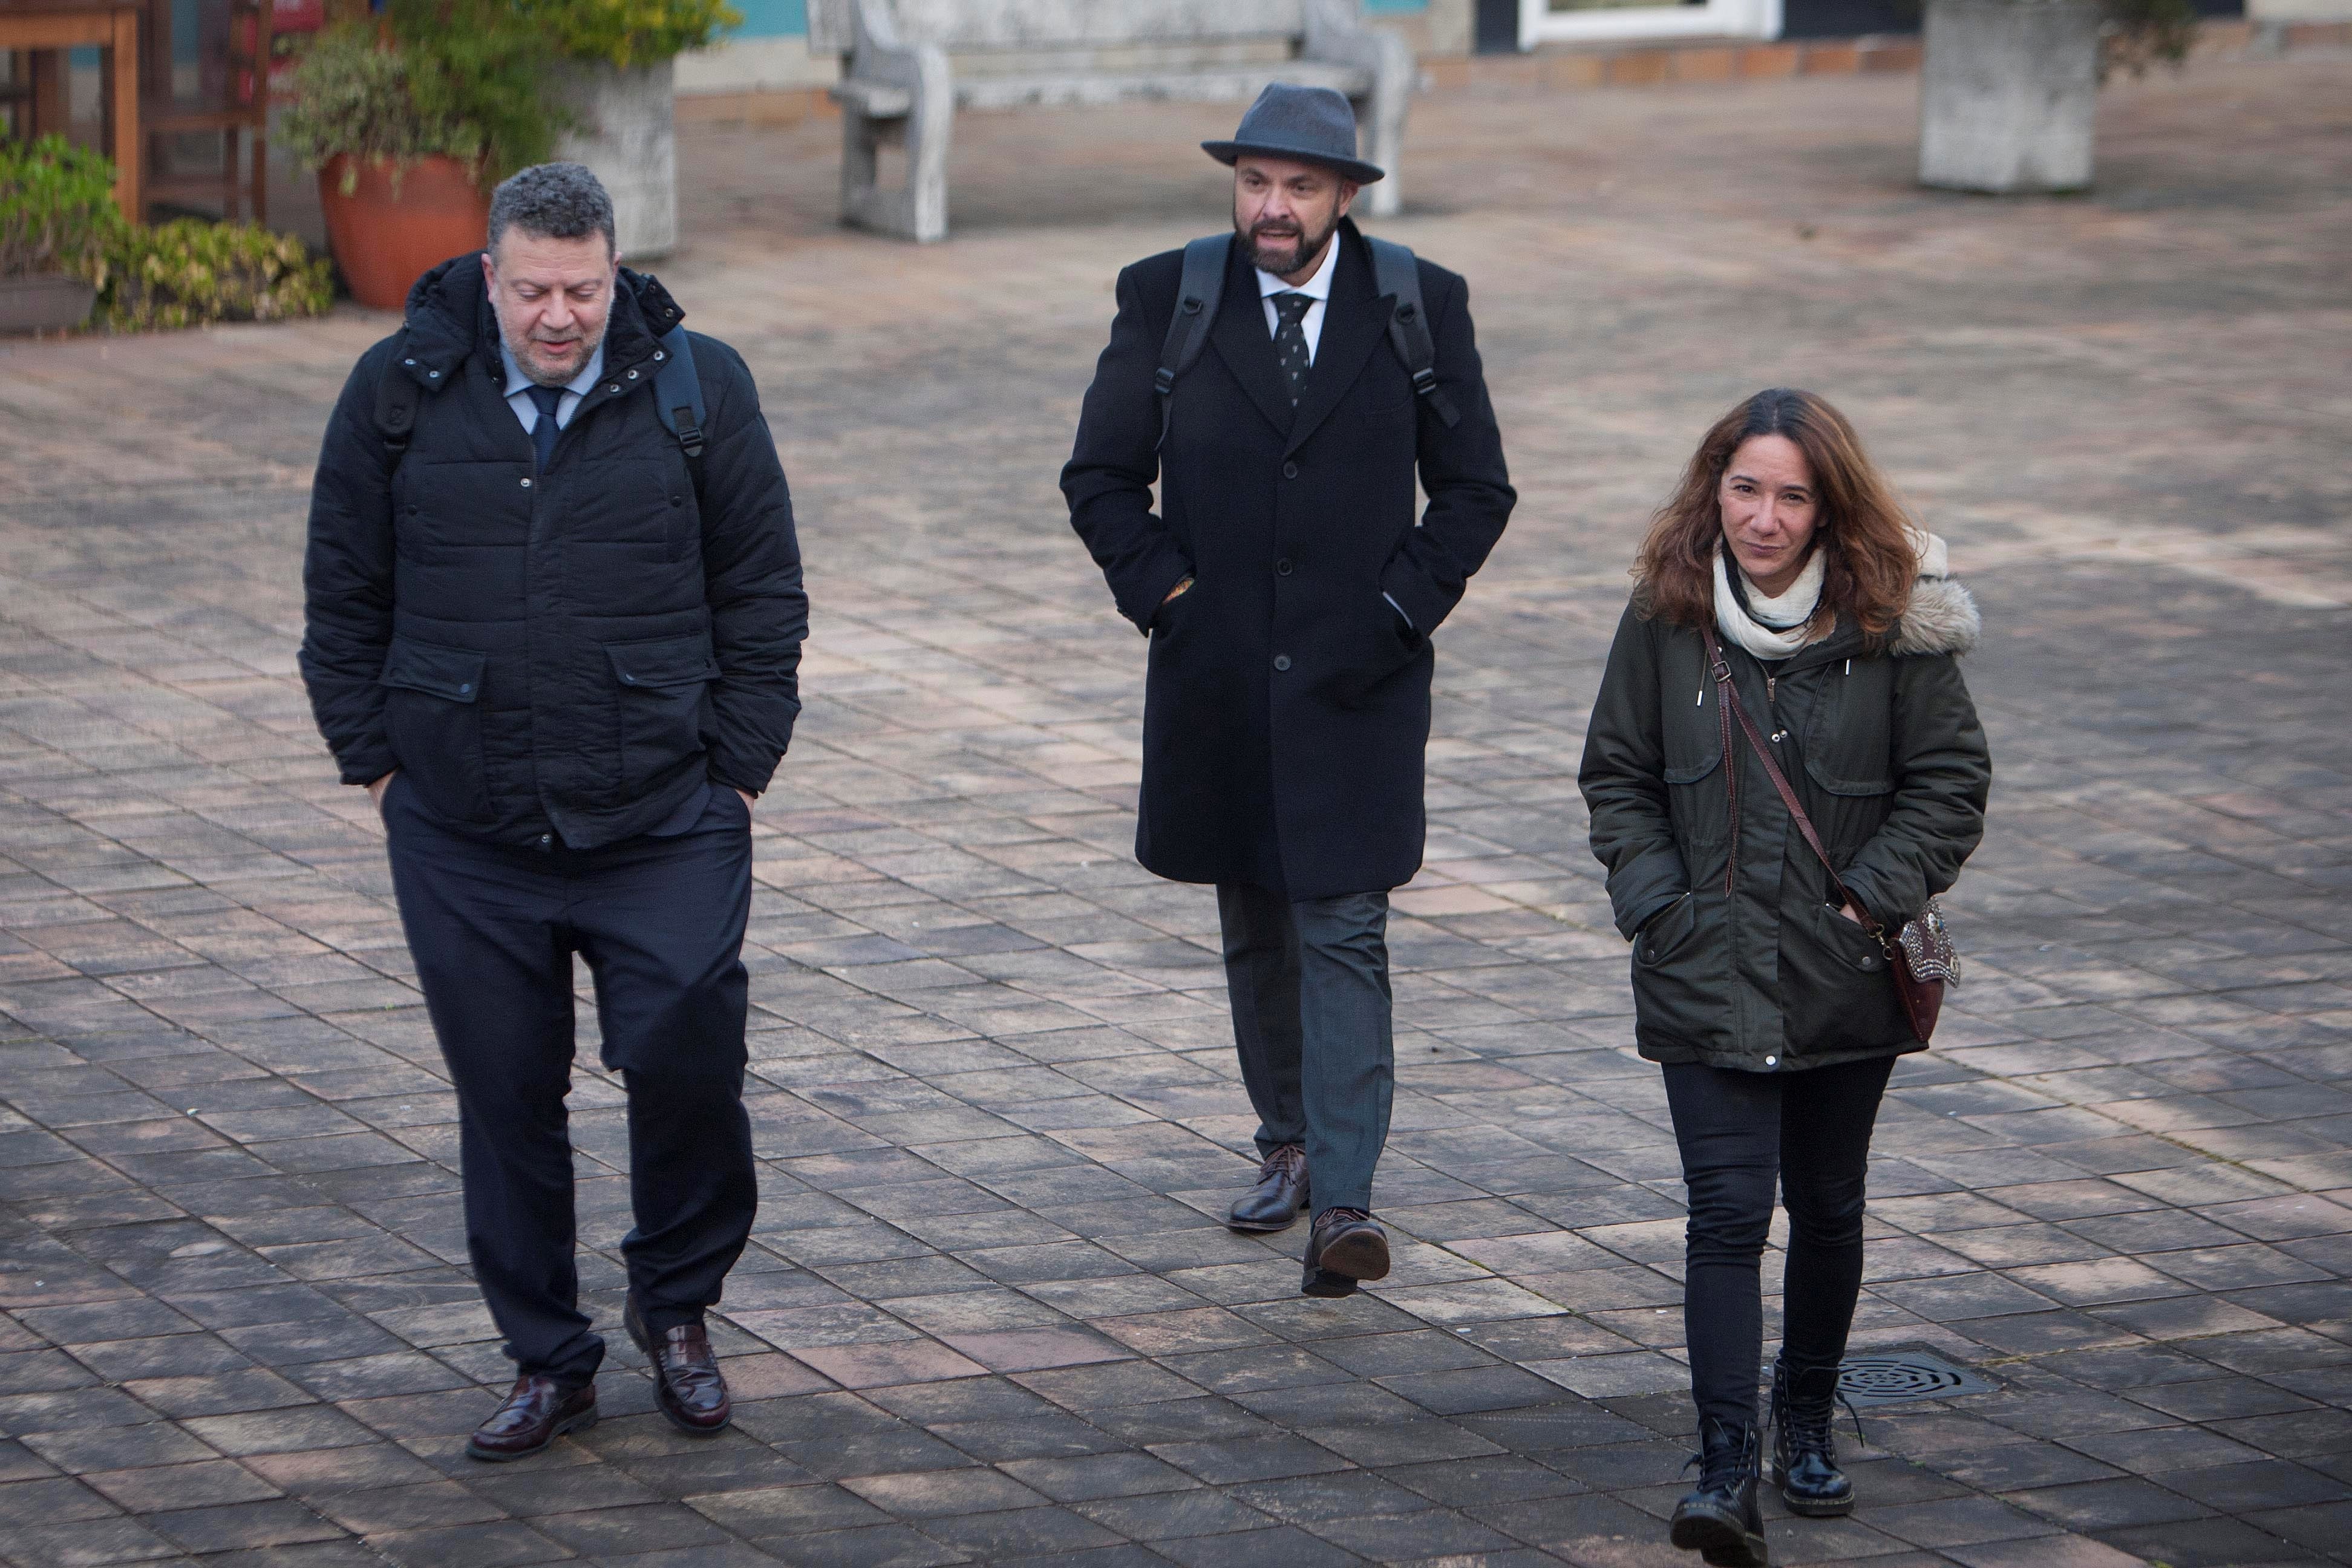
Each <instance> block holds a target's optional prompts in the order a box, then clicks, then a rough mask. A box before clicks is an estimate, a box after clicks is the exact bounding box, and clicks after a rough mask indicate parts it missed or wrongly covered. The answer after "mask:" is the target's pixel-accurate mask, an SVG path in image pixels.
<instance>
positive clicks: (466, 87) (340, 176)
mask: <svg viewBox="0 0 2352 1568" xmlns="http://www.w3.org/2000/svg"><path fill="white" fill-rule="evenodd" d="M547 58H548V47H547V43H546V40H545V38H544V36H543V34H542V32H541V29H539V28H538V27H535V26H532V25H531V23H530V21H529V20H528V19H527V18H525V17H524V16H522V15H521V14H520V12H518V11H517V9H516V8H515V7H514V6H512V5H508V4H505V3H504V0H392V4H391V5H389V6H387V7H386V8H385V10H384V12H383V16H380V17H377V18H374V19H372V20H370V19H357V20H352V21H346V22H342V23H340V24H338V25H336V26H331V27H330V28H328V29H326V30H325V31H323V32H321V33H320V34H319V35H318V36H317V37H316V38H314V39H313V40H312V42H311V44H310V47H309V48H307V49H306V50H304V51H303V54H302V57H301V58H300V60H299V62H298V63H297V64H296V66H295V68H294V70H293V73H292V76H291V78H290V79H289V86H290V89H291V91H292V95H293V103H292V104H291V106H290V107H289V110H288V111H287V115H286V128H285V139H286V142H287V144H288V146H289V148H291V149H292V151H293V153H294V154H295V156H296V157H298V158H299V159H300V160H301V161H302V163H304V164H306V165H307V166H309V167H310V168H314V169H316V170H318V171H319V195H320V203H321V205H323V206H324V208H325V211H326V219H327V234H328V237H329V240H330V242H331V246H332V248H333V250H334V254H335V260H336V263H337V265H339V266H340V267H341V268H342V273H343V280H344V282H345V283H346V284H347V285H349V287H350V289H351V291H352V298H354V299H356V300H359V301H360V303H362V304H363V305H369V306H373V308H375V309H377V310H398V309H399V308H400V307H401V305H402V303H403V302H404V300H406V298H407V295H408V289H409V286H410V285H411V284H412V283H414V282H415V279H416V277H417V275H418V274H419V273H421V272H423V271H425V269H426V268H431V267H434V266H436V265H437V264H438V263H440V262H443V261H446V260H447V259H448V258H450V257H452V256H456V255H459V254H462V253H463V252H465V251H468V250H478V249H479V248H480V247H481V245H482V237H483V230H484V227H485V226H486V225H487V223H488V213H489V191H490V187H491V186H492V185H494V184H497V183H498V182H499V180H501V179H504V178H505V177H506V176H507V175H508V174H512V173H513V172H514V171H515V170H517V169H520V168H522V167H523V166H525V165H526V164H530V163H540V162H541V161H542V160H544V159H545V158H546V157H547V156H548V154H549V153H550V150H551V148H552V146H553V144H554V138H555V134H556V132H558V130H560V129H561V128H562V127H563V126H564V125H565V124H566V123H568V117H567V116H566V114H565V113H564V111H563V110H562V109H561V108H560V107H559V106H557V105H555V104H553V103H552V102H551V101H550V100H549V99H548V97H547V94H546V91H545V68H546V61H547Z"/></svg>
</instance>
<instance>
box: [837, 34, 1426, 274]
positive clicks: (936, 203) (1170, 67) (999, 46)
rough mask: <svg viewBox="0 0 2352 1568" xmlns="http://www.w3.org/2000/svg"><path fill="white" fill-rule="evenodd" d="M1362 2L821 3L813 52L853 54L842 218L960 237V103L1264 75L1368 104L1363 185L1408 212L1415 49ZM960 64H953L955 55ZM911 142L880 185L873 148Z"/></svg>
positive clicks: (1145, 94) (1258, 81)
mask: <svg viewBox="0 0 2352 1568" xmlns="http://www.w3.org/2000/svg"><path fill="white" fill-rule="evenodd" d="M1357 5H1358V0H812V3H811V5H810V6H809V47H811V48H812V49H814V50H816V51H818V52H821V53H832V54H838V55H843V56H845V57H846V58H845V61H844V65H843V69H842V79H841V84H840V86H838V87H836V88H835V89H834V93H833V96H834V99H835V101H836V102H838V103H839V104H840V105H841V110H842V114H841V119H842V131H841V212H842V220H843V221H844V222H845V223H853V224H858V225H862V226H866V227H868V228H874V229H878V230H881V231H882V232H884V233H886V234H896V235H901V236H904V237H907V238H909V239H917V240H934V239H944V238H946V237H947V232H948V142H949V132H950V127H951V126H952V124H953V121H954V115H955V110H956V107H957V106H958V105H959V104H961V105H962V106H964V107H966V108H971V109H1009V108H1015V107H1019V106H1023V105H1027V104H1102V103H1114V102H1118V101H1119V100H1125V99H1136V98H1158V99H1187V100H1244V101H1246V100H1250V99H1253V98H1255V97H1256V96H1257V94H1258V93H1259V91H1260V90H1261V89H1264V88H1265V85H1266V84H1267V83H1268V82H1274V81H1288V82H1300V83H1305V84H1307V85H1311V86H1318V87H1330V88H1336V89H1339V91H1341V92H1343V93H1346V94H1347V95H1348V97H1349V99H1350V100H1353V101H1354V103H1355V105H1356V120H1357V123H1358V125H1359V127H1360V132H1359V138H1360V141H1359V145H1360V151H1361V153H1362V155H1363V157H1364V159H1365V160H1366V161H1367V162H1369V163H1377V164H1379V165H1380V166H1381V168H1383V169H1385V170H1387V171H1388V177H1387V178H1386V179H1384V180H1381V181H1380V182H1379V183H1378V184H1373V185H1370V186H1369V187H1367V188H1366V190H1365V193H1364V195H1365V200H1366V203H1367V205H1368V206H1369V208H1370V211H1371V213H1372V214H1373V215H1374V216H1386V215H1388V214H1391V213H1394V212H1395V211H1396V210H1397V205H1398V195H1397V153H1398V149H1399V146H1400V144H1401V143H1402V141H1403V139H1404V112H1405V100H1406V98H1407V95H1408V94H1409V93H1410V92H1411V91H1412V81H1413V61H1412V49H1411V48H1410V47H1407V46H1406V44H1405V42H1404V40H1403V39H1402V38H1400V37H1396V36H1395V35H1394V34H1392V33H1385V32H1381V31H1380V30H1379V29H1377V28H1373V27H1369V26H1365V25H1364V23H1363V21H1362V19H1361V17H1360V15H1359V13H1358V9H1357ZM950 55H952V56H953V57H954V65H953V67H952V68H950V61H949V57H950ZM886 144H897V145H901V146H903V147H904V149H905V151H906V156H907V175H906V183H905V184H903V185H902V186H900V187H898V189H895V190H885V189H882V188H881V187H880V186H878V185H877V183H876V166H877V154H878V153H879V152H880V150H881V148H882V147H883V146H885V145H886Z"/></svg>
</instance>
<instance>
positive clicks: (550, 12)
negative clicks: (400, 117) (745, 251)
mask: <svg viewBox="0 0 2352 1568" xmlns="http://www.w3.org/2000/svg"><path fill="white" fill-rule="evenodd" d="M523 9H524V11H525V12H526V13H527V14H528V15H530V16H531V17H532V18H533V19H534V20H535V21H537V22H538V23H539V24H540V26H541V27H542V28H543V29H544V31H545V34H546V37H547V38H548V40H549V42H550V43H551V45H552V46H553V47H554V50H555V53H556V56H557V59H556V62H555V68H554V73H553V78H552V85H553V88H554V91H555V95H556V98H557V100H559V101H560V102H562V104H563V105H565V106H566V107H567V108H568V109H570V110H571V111H572V118H573V121H574V122H575V123H574V126H573V128H572V130H571V131H569V132H566V133H565V134H564V135H563V136H562V138H560V139H559V141H558V142H557V144H556V155H557V156H558V157H561V158H567V159H570V160H571V161H572V162H573V163H585V164H587V165H588V166H589V167H590V168H591V169H593V170H594V171H595V172H596V177H597V178H598V179H599V180H601V181H603V182H604V188H605V190H607V191H609V192H611V193H612V196H613V215H614V224H615V226H616V227H617V228H618V229H619V231H620V232H619V243H620V249H621V254H622V255H624V256H625V257H628V258H630V259H632V260H634V261H646V260H650V259H652V258H656V257H659V256H666V255H667V254H668V253H669V252H670V251H671V250H673V249H675V248H676V247H677V137H676V135H675V133H674V132H673V131H672V127H671V114H672V110H673V103H674V95H675V91H676V79H677V57H678V56H679V55H680V54H682V53H684V52H685V51H686V50H688V49H698V48H701V47H704V46H705V45H707V44H709V43H710V42H711V41H712V40H713V39H715V38H716V37H718V36H719V34H720V33H721V32H723V31H725V30H726V29H727V28H730V27H734V26H741V24H742V21H743V18H742V16H741V14H740V13H739V12H737V11H735V10H733V9H731V8H730V6H729V5H727V4H726V0H523Z"/></svg>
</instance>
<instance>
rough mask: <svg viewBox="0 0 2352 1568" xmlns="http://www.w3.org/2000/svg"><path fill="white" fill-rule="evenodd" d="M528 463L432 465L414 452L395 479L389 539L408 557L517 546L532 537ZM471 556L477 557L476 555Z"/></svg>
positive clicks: (445, 558)
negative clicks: (522, 482)
mask: <svg viewBox="0 0 2352 1568" xmlns="http://www.w3.org/2000/svg"><path fill="white" fill-rule="evenodd" d="M529 476H530V467H529V465H527V464H520V463H507V462H481V463H435V462H429V461H425V460H424V459H421V458H418V457H417V456H415V454H414V453H412V454H411V455H410V456H409V458H407V460H406V461H404V462H403V463H402V464H401V465H400V468H399V470H398V472H397V473H395V474H394V478H393V509H392V510H393V517H392V521H393V542H394V548H396V549H397V550H398V551H399V552H400V553H401V554H403V555H404V556H406V557H408V559H410V560H411V561H440V562H447V561H449V560H450V559H451V552H455V551H461V550H475V549H484V548H493V549H495V548H499V547H501V546H503V547H505V548H508V549H520V548H521V547H522V546H523V544H524V543H525V542H528V541H529V539H530V490H528V489H524V488H523V487H522V486H521V485H520V483H518V482H517V481H518V480H520V479H526V478H528V477H529ZM473 559H475V560H477V561H478V560H480V559H481V558H480V557H478V556H477V557H474V558H473Z"/></svg>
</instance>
